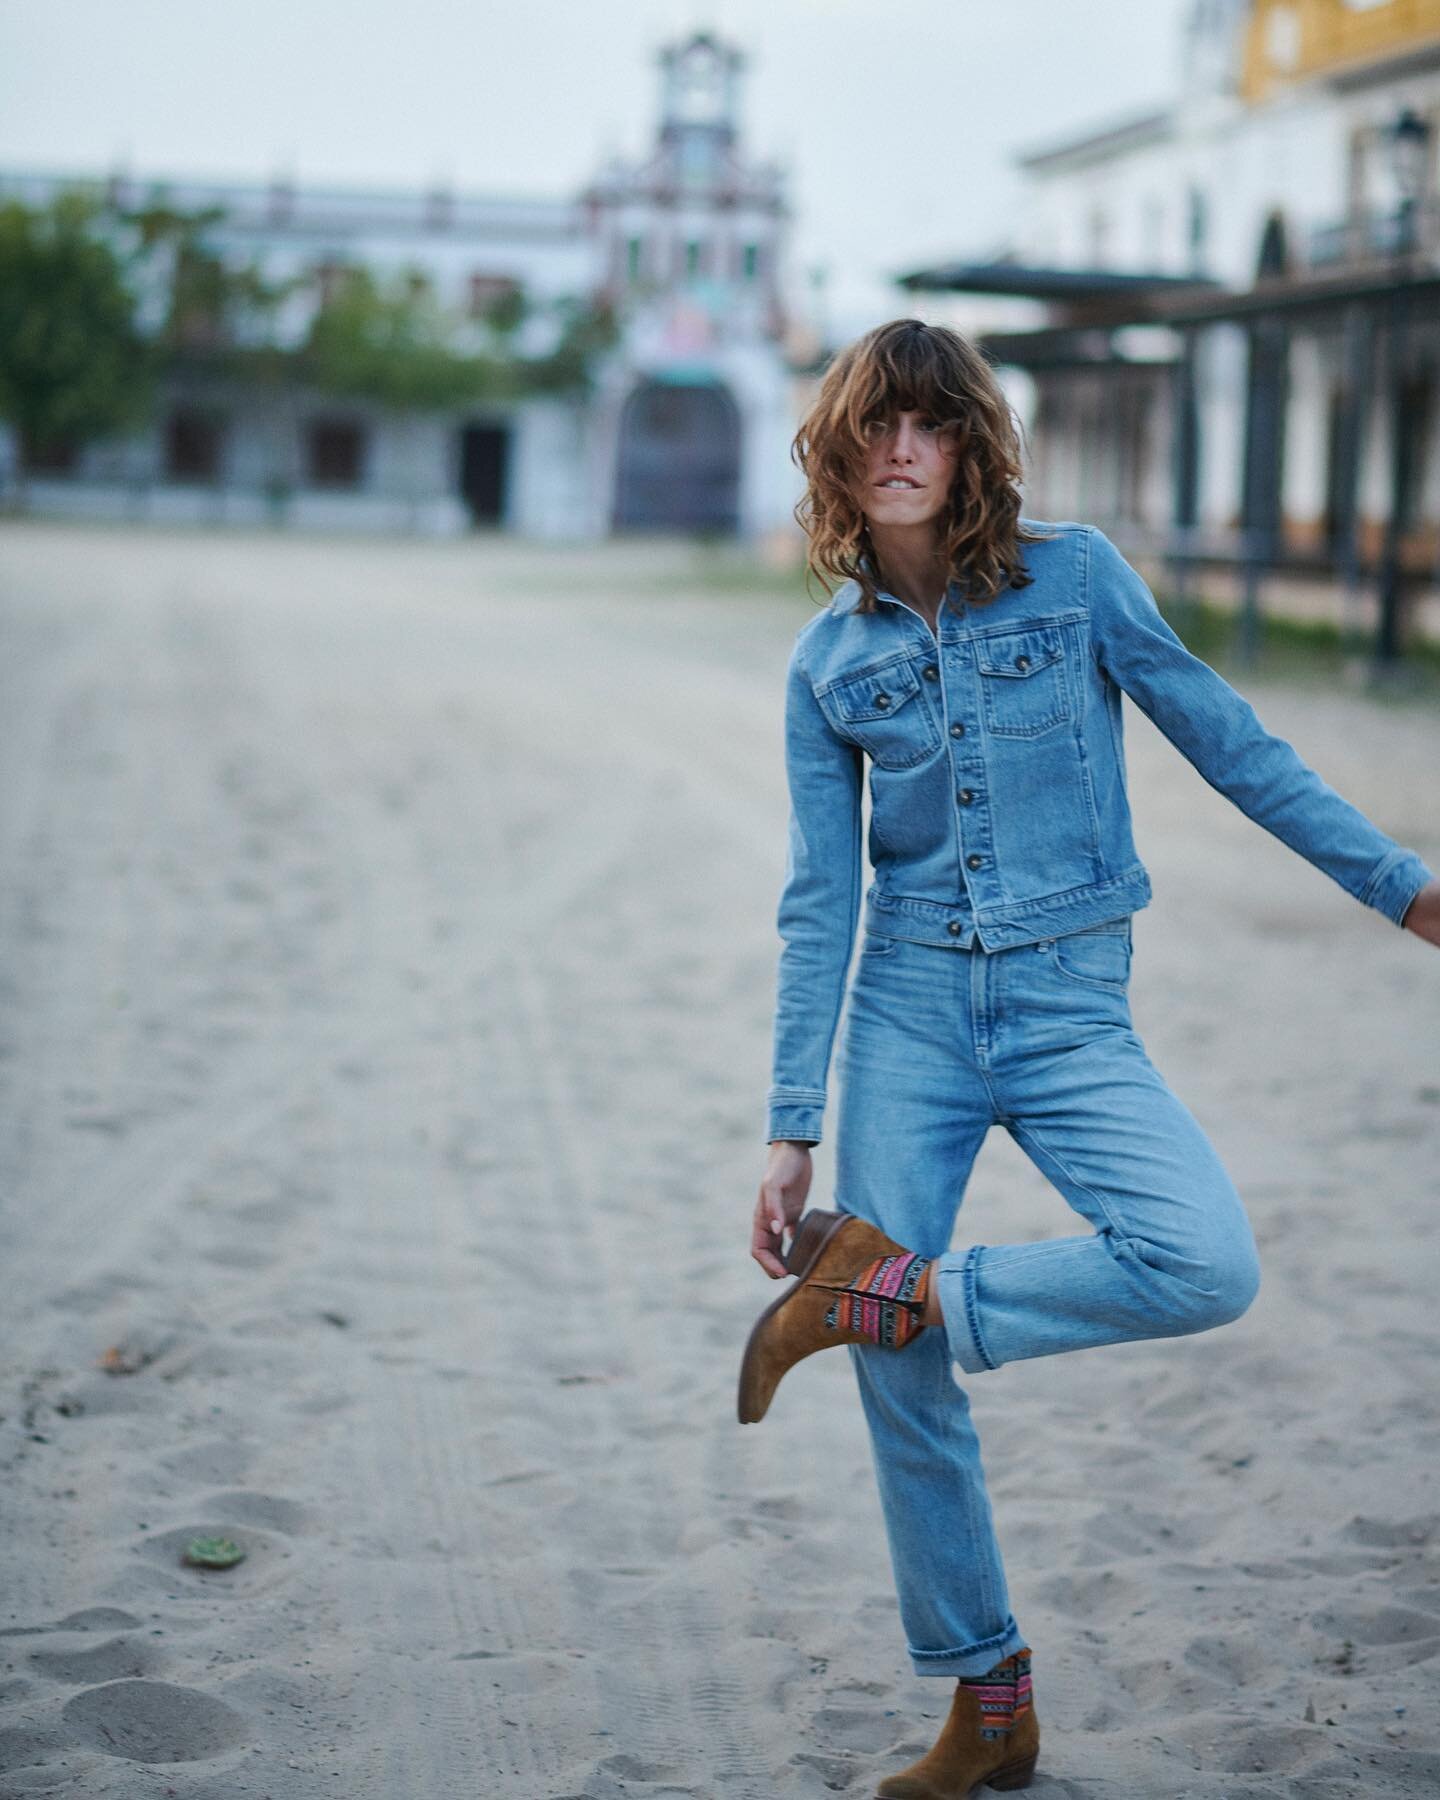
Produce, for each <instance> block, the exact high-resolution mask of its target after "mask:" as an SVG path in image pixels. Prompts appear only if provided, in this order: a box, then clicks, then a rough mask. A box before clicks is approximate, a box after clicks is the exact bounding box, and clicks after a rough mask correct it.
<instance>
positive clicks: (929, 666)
mask: <svg viewBox="0 0 1440 1800" xmlns="http://www.w3.org/2000/svg"><path fill="white" fill-rule="evenodd" d="M920 673H921V674H922V675H923V676H924V677H925V679H926V680H927V681H938V680H939V679H940V671H939V670H938V669H937V668H936V667H935V665H934V663H926V665H925V667H924V668H923V669H922V670H921V671H920Z"/></svg>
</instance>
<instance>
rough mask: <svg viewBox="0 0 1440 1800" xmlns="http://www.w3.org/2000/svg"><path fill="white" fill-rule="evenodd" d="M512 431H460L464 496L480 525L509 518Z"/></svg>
mask: <svg viewBox="0 0 1440 1800" xmlns="http://www.w3.org/2000/svg"><path fill="white" fill-rule="evenodd" d="M509 461H510V432H509V430H508V428H507V427H506V426H504V425H466V426H464V427H463V428H462V430H461V432H460V494H461V497H462V499H463V500H464V502H465V504H466V505H467V506H468V507H469V508H470V519H471V522H472V523H473V524H476V525H498V524H499V522H500V520H501V519H502V518H503V517H504V516H505V470H506V467H507V465H508V463H509Z"/></svg>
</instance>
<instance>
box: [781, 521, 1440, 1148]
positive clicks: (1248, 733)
mask: <svg viewBox="0 0 1440 1800" xmlns="http://www.w3.org/2000/svg"><path fill="white" fill-rule="evenodd" d="M1023 522H1024V523H1025V524H1026V525H1027V526H1029V527H1031V528H1033V529H1037V530H1041V531H1044V532H1046V533H1047V534H1048V536H1047V541H1045V542H1043V543H1033V544H1024V545H1022V546H1021V549H1022V552H1023V554H1024V557H1025V563H1026V567H1027V570H1028V572H1029V574H1030V575H1031V576H1032V577H1033V579H1032V580H1031V582H1030V584H1029V585H1028V586H1025V587H1020V588H1015V587H1010V586H1007V587H1005V588H1003V589H1002V590H1001V592H1000V594H999V596H998V597H997V598H996V600H994V601H993V602H992V603H990V604H989V605H981V606H976V605H967V604H966V603H965V602H964V600H963V598H962V595H961V591H960V589H959V587H958V585H956V584H952V585H951V587H950V589H949V591H948V593H947V595H946V600H945V604H944V606H943V608H942V610H941V614H940V622H939V632H938V636H937V635H936V633H934V632H932V631H931V629H930V627H929V625H928V624H927V623H926V622H925V620H924V619H923V618H922V617H921V616H920V614H919V613H917V612H916V611H914V609H913V608H911V607H909V606H906V605H905V604H904V603H903V602H902V601H899V600H897V599H896V598H895V597H894V596H893V595H886V594H882V595H881V596H880V605H879V606H878V608H877V609H876V611H875V612H873V613H861V612H857V611H856V610H855V603H856V601H857V600H858V599H859V597H860V593H861V589H860V586H859V584H858V583H857V582H854V581H849V582H846V583H845V584H844V585H843V586H842V587H840V588H839V589H838V590H837V591H836V592H835V594H834V595H833V596H832V597H831V600H830V604H829V605H828V606H827V607H826V609H825V610H824V612H822V613H818V614H817V615H816V616H815V618H813V619H811V620H809V621H808V622H807V623H806V624H805V625H804V626H803V627H802V628H801V630H800V632H799V633H798V635H797V637H796V639H795V644H794V649H793V651H792V653H791V657H790V663H789V669H788V672H787V677H786V701H785V764H786V773H787V777H788V781H789V788H790V802H791V808H790V823H789V832H788V840H787V853H786V866H785V880H784V888H783V892H782V894H781V897H780V904H779V911H778V915H777V923H778V927H779V932H780V936H781V939H782V940H783V949H782V950H781V953H780V962H779V978H778V992H777V1004H776V1010H775V1038H774V1062H773V1080H772V1085H771V1088H770V1092H769V1096H768V1107H769V1123H768V1133H767V1135H768V1137H769V1138H770V1139H771V1140H772V1141H773V1140H774V1139H775V1138H795V1139H797V1140H809V1141H812V1142H818V1141H819V1139H820V1135H821V1121H822V1117H823V1113H824V1107H825V1094H826V1079H827V1075H828V1072H829V1066H830V1055H831V1046H832V1043H833V1040H834V1036H835V1031H836V1027H837V1025H838V1022H839V1017H840V1010H841V1005H842V1002H843V999H844V994H845V986H846V977H847V974H848V970H849V964H850V956H851V951H852V949H853V946H854V940H855V928H856V924H857V922H858V920H859V917H860V911H861V907H860V900H861V895H860V884H861V860H860V838H861V782H862V777H863V766H864V763H865V761H867V760H868V763H869V768H870V805H871V814H870V826H869V834H868V848H869V856H870V862H871V865H872V867H873V869H874V881H873V883H872V884H871V886H870V888H869V890H868V892H867V893H866V895H865V906H864V914H865V917H864V923H865V928H866V930H868V931H872V932H878V933H880V934H882V935H887V936H890V937H900V938H910V939H913V940H914V941H916V942H919V943H926V944H939V945H951V946H956V945H973V944H978V945H979V946H980V947H981V948H982V949H984V950H987V951H988V950H997V949H1003V948H1005V947H1007V946H1010V945H1014V944H1028V943H1034V942H1036V941H1038V940H1040V939H1044V938H1053V937H1059V936H1061V935H1063V934H1064V933H1066V932H1070V931H1078V930H1082V929H1084V928H1085V927H1086V926H1090V925H1096V924H1100V923H1103V922H1104V921H1107V920H1112V919H1116V918H1120V917H1123V916H1125V915H1128V914H1129V913H1131V912H1134V911H1135V910H1136V909H1137V908H1139V907H1142V906H1145V905H1146V904H1147V903H1148V902H1149V900H1150V897H1151V894H1150V880H1149V877H1148V875H1147V874H1146V871H1145V868H1144V866H1143V864H1142V863H1141V861H1140V859H1139V857H1138V855H1137V854H1136V850H1135V844H1134V841H1133V838H1132V836H1131V821H1130V806H1129V800H1128V797H1127V793H1126V777H1125V760H1124V749H1123V744H1122V736H1121V704H1120V696H1121V694H1122V693H1126V694H1129V696H1130V697H1131V699H1132V700H1134V701H1135V703H1136V704H1137V705H1138V706H1139V707H1140V708H1141V710H1142V711H1143V712H1144V713H1145V714H1146V715H1147V716H1148V717H1149V718H1150V719H1152V720H1153V721H1154V723H1155V724H1156V725H1157V726H1158V727H1159V728H1160V730H1161V731H1163V732H1164V733H1165V735H1166V737H1168V738H1169V739H1170V741H1171V743H1172V744H1174V745H1175V747H1176V748H1177V749H1178V750H1180V751H1181V752H1182V753H1183V754H1184V755H1185V756H1186V757H1188V758H1189V760H1190V761H1191V762H1192V763H1193V764H1194V765H1195V767H1196V768H1197V769H1198V770H1199V771H1200V773H1201V775H1203V776H1204V778H1205V780H1206V781H1208V782H1209V783H1210V785H1211V786H1212V787H1214V788H1217V789H1218V790H1219V791H1220V792H1221V793H1222V794H1225V795H1227V796H1228V797H1229V798H1230V799H1231V800H1233V801H1234V803H1235V804H1236V806H1238V807H1239V808H1240V809H1241V811H1242V812H1244V813H1246V814H1247V815H1248V816H1249V817H1250V818H1252V819H1253V820H1254V821H1255V822H1256V824H1258V825H1263V826H1264V827H1265V829H1266V830H1267V831H1270V832H1273V833H1274V835H1275V836H1276V837H1278V838H1279V839H1280V840H1281V841H1282V842H1283V843H1286V844H1288V845H1289V846H1290V847H1291V849H1293V850H1297V851H1298V852H1299V853H1300V855H1302V856H1304V857H1306V858H1307V859H1308V860H1309V861H1310V862H1312V863H1314V864H1315V866H1316V867H1317V868H1318V869H1321V870H1323V871H1324V872H1325V874H1327V875H1329V876H1331V877H1332V878H1333V879H1334V880H1335V881H1337V882H1339V884H1340V885H1341V887H1343V888H1344V889H1345V890H1346V892H1347V893H1350V894H1353V895H1354V897H1355V898H1356V899H1357V900H1359V901H1362V902H1363V903H1364V904H1365V905H1367V906H1373V907H1375V908H1376V910H1377V911H1379V912H1382V913H1384V914H1385V916H1386V917H1387V918H1389V919H1392V920H1393V921H1394V922H1395V923H1396V924H1397V925H1398V924H1399V923H1400V922H1401V920H1402V919H1403V917H1404V914H1405V910H1406V908H1407V907H1408V906H1409V904H1410V902H1411V900H1413V899H1414V897H1415V895H1416V894H1417V893H1418V892H1419V890H1420V889H1421V888H1422V887H1423V886H1424V885H1425V883H1426V882H1427V881H1429V880H1431V879H1432V878H1433V877H1432V875H1431V871H1430V870H1429V869H1428V868H1427V866H1426V865H1425V863H1424V862H1423V861H1422V860H1421V859H1420V857H1419V856H1418V855H1416V854H1415V853H1414V852H1413V851H1412V850H1408V849H1405V848H1403V847H1402V846H1401V845H1399V844H1397V843H1396V842H1395V841H1394V840H1393V839H1392V838H1389V837H1387V836H1386V835H1385V833H1384V832H1383V831H1381V830H1380V829H1379V828H1378V827H1377V826H1375V825H1373V824H1372V823H1371V822H1370V821H1369V820H1368V819H1367V818H1366V817H1365V815H1364V814H1363V813H1362V812H1360V811H1359V810H1358V809H1357V808H1356V807H1354V806H1352V805H1351V804H1350V802H1349V801H1348V800H1345V799H1344V798H1342V796H1341V795H1340V794H1338V793H1336V791H1335V790H1334V788H1332V787H1330V786H1328V785H1327V784H1326V782H1324V781H1323V780H1322V779H1321V778H1320V776H1319V775H1318V774H1316V772H1315V771H1314V770H1313V769H1312V768H1310V767H1309V765H1308V764H1307V763H1305V762H1304V761H1303V760H1302V758H1301V757H1300V756H1299V754H1298V753H1297V752H1296V751H1295V750H1294V748H1293V747H1292V746H1291V745H1290V744H1289V743H1288V742H1287V741H1286V740H1285V739H1284V738H1281V737H1277V736H1275V735H1274V733H1272V732H1269V731H1267V730H1266V729H1265V727H1264V726H1263V725H1262V724H1261V722H1260V720H1259V719H1258V717H1257V716H1256V714H1255V710H1254V708H1253V707H1252V706H1251V705H1250V703H1249V701H1248V700H1246V699H1245V698H1244V697H1243V695H1241V694H1239V693H1237V692H1236V690H1235V689H1234V688H1233V687H1231V686H1230V685H1229V683H1228V682H1226V681H1225V680H1224V679H1223V678H1222V677H1221V676H1220V675H1217V674H1216V672H1215V671H1214V670H1213V669H1212V668H1210V666H1209V665H1208V664H1207V663H1205V662H1203V661H1202V660H1201V659H1200V658H1199V657H1197V656H1193V655H1192V654H1191V653H1190V651H1188V650H1187V649H1186V648H1185V646H1184V644H1183V643H1181V641H1180V639H1179V638H1178V637H1177V636H1176V635H1175V633H1174V632H1173V631H1172V630H1171V629H1170V627H1169V625H1168V624H1166V622H1165V620H1164V619H1163V618H1162V616H1161V614H1160V612H1159V610H1158V608H1157V606H1156V604H1155V599H1154V596H1153V595H1152V594H1151V592H1150V589H1149V588H1148V587H1147V585H1146V583H1145V581H1144V580H1143V579H1142V577H1141V576H1140V575H1139V574H1138V573H1137V572H1136V571H1135V570H1134V569H1133V568H1132V567H1131V566H1130V564H1129V563H1127V562H1126V561H1125V559H1124V557H1123V556H1122V555H1121V554H1120V552H1119V551H1118V550H1117V549H1116V547H1115V546H1114V544H1112V543H1111V541H1110V540H1109V538H1107V537H1106V536H1105V534H1104V533H1103V532H1102V531H1100V530H1098V529H1096V527H1094V526H1092V525H1080V524H1074V523H1059V524H1055V523H1047V522H1043V521H1040V520H1034V519H1027V520H1025V521H1023Z"/></svg>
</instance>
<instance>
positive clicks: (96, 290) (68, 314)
mask: <svg viewBox="0 0 1440 1800" xmlns="http://www.w3.org/2000/svg"><path fill="white" fill-rule="evenodd" d="M99 210H100V209H99V207H98V205H97V204H96V203H95V202H93V201H91V200H88V199H86V198H85V197H84V196H83V195H81V194H79V193H75V192H70V193H62V194H60V195H59V196H58V197H57V198H56V199H55V200H53V201H52V202H51V204H50V205H49V206H48V207H45V208H40V209H37V208H31V207H27V206H24V205H22V204H20V203H19V202H17V201H9V202H6V203H4V204H0V418H4V419H6V420H8V421H9V422H10V423H11V424H12V425H14V426H15V427H16V429H17V431H18V432H19V435H20V439H21V442H22V444H23V445H24V446H25V448H26V453H27V455H30V454H34V453H35V452H38V451H44V450H48V449H51V448H54V447H57V446H60V445H64V444H67V443H70V442H74V441H79V440H82V439H85V438H90V437H104V436H107V435H109V434H110V433H112V432H115V431H119V430H122V429H124V428H125V427H127V426H133V425H135V424H137V423H139V421H140V420H141V419H143V417H144V416H145V412H146V410H147V408H148V406H149V403H150V400H151V397H152V393H153V388H154V376H155V372H156V370H155V356H154V352H153V350H152V348H151V346H149V345H148V344H147V343H146V342H145V341H144V339H143V338H142V336H141V334H140V333H139V331H138V330H137V328H136V324H135V295H134V293H133V291H132V289H131V287H130V283H129V278H128V270H127V266H126V262H125V259H124V258H123V256H122V255H121V254H120V253H119V252H117V250H116V249H115V248H114V247H113V246H111V245H110V244H109V243H107V242H106V241H105V239H104V237H103V235H102V234H100V233H98V232H97V231H96V229H95V220H96V216H97V213H98V212H99Z"/></svg>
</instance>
